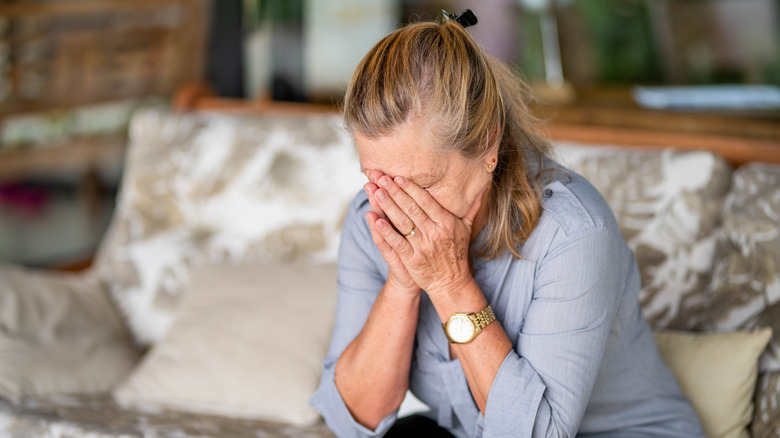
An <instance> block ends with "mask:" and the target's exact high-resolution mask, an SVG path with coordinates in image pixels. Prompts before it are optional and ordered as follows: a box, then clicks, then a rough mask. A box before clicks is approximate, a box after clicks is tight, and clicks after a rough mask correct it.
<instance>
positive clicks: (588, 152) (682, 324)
mask: <svg viewBox="0 0 780 438" xmlns="http://www.w3.org/2000/svg"><path fill="white" fill-rule="evenodd" d="M556 153H557V156H558V159H559V161H560V162H561V163H562V164H563V165H565V166H567V167H568V168H569V169H571V170H573V171H575V172H577V173H579V174H581V175H582V176H584V177H585V178H586V179H588V180H589V181H590V182H591V183H592V184H593V185H594V186H595V187H596V188H597V189H598V190H599V192H601V194H602V195H603V196H604V198H605V199H606V201H607V203H609V205H610V207H611V208H612V210H613V212H614V213H615V217H616V218H617V221H618V224H619V226H620V229H621V232H622V233H623V237H625V239H626V241H627V242H628V245H629V247H630V248H631V249H632V250H633V252H634V255H635V257H636V260H637V264H638V265H639V270H640V273H641V276H642V289H641V292H640V299H641V302H642V310H643V313H644V315H645V317H646V318H647V319H648V321H649V322H650V323H651V324H652V325H653V326H654V327H659V328H677V329H690V328H692V327H693V326H694V324H695V321H693V320H692V318H694V317H695V316H696V312H697V310H698V309H699V305H700V301H701V299H700V295H701V293H702V291H703V290H704V289H705V287H706V285H707V283H708V281H709V279H710V272H711V270H712V267H713V263H714V256H715V242H716V230H717V225H718V216H719V215H718V213H719V212H720V209H721V205H722V203H723V198H724V197H725V195H726V192H727V191H728V187H729V181H730V177H731V169H730V168H729V166H728V165H727V164H726V163H725V162H724V161H723V160H722V159H721V158H719V157H718V156H717V155H715V154H713V153H711V152H698V151H697V152H685V151H677V150H671V149H664V150H660V149H659V150H646V149H641V150H640V149H626V148H622V149H620V148H613V147H603V146H585V145H582V144H575V143H560V144H558V145H557V147H556Z"/></svg>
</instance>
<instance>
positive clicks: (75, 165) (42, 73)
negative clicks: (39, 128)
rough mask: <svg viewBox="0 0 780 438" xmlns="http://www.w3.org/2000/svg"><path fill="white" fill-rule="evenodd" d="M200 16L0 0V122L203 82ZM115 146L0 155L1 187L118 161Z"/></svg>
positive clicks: (128, 6) (95, 141)
mask: <svg viewBox="0 0 780 438" xmlns="http://www.w3.org/2000/svg"><path fill="white" fill-rule="evenodd" d="M204 8H205V4H204V1H203V0H134V1H126V0H71V1H67V2H62V1H7V2H0V48H2V49H3V50H0V64H2V65H3V66H5V68H3V69H0V123H2V122H3V119H4V118H5V119H7V118H8V117H12V116H18V115H23V114H31V113H36V114H37V113H42V112H49V113H50V112H52V111H55V112H57V111H60V112H63V113H64V112H65V111H67V110H69V109H71V108H75V107H80V106H85V105H90V104H96V103H103V102H111V101H117V100H123V99H128V98H141V97H146V96H170V95H172V94H173V93H174V91H175V90H176V89H177V88H178V87H180V86H181V85H182V84H184V83H186V82H189V81H192V80H197V79H200V78H201V77H202V70H203V67H202V66H203V56H204V55H203V54H204V50H203V48H204V45H205V44H204V39H205V12H204ZM122 139H123V136H121V135H120V136H118V137H117V136H108V137H96V138H86V139H84V138H65V139H63V140H62V141H58V142H57V144H56V148H55V147H47V148H46V149H38V148H37V147H36V146H38V145H32V144H31V145H23V146H22V147H15V148H14V150H6V151H3V150H2V149H0V181H2V180H10V179H14V178H19V177H22V176H24V175H29V174H36V173H44V174H45V173H47V172H51V171H59V170H61V169H63V168H66V169H74V170H76V171H82V170H84V169H88V168H90V167H92V166H94V165H99V164H100V163H101V162H102V161H103V160H116V159H117V158H118V157H121V154H122V151H123V147H124V142H123V141H122ZM0 146H2V145H0ZM47 146H52V145H47Z"/></svg>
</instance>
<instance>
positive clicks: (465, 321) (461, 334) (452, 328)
mask: <svg viewBox="0 0 780 438" xmlns="http://www.w3.org/2000/svg"><path fill="white" fill-rule="evenodd" d="M476 331H477V328H476V327H475V326H474V322H473V321H472V320H471V318H469V317H468V316H466V315H453V316H452V318H450V320H449V322H448V323H447V335H448V336H449V338H450V340H451V341H452V342H456V343H460V344H463V343H466V342H469V341H470V340H472V339H474V336H475V334H476Z"/></svg>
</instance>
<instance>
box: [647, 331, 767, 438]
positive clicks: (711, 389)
mask: <svg viewBox="0 0 780 438" xmlns="http://www.w3.org/2000/svg"><path fill="white" fill-rule="evenodd" d="M771 336H772V329H770V328H764V329H761V330H758V331H754V332H746V331H742V332H730V333H713V334H693V333H685V332H675V331H666V332H657V333H656V334H655V338H656V341H657V343H658V349H659V351H660V352H661V356H662V357H663V358H664V361H665V362H666V363H667V365H669V367H670V368H671V369H672V373H674V375H675V377H676V378H677V382H678V383H679V385H680V388H681V389H682V391H683V393H684V394H685V395H686V397H688V398H689V399H690V400H691V403H692V404H693V408H694V409H695V410H696V413H697V414H698V415H699V419H700V420H701V422H702V426H703V427H704V433H705V434H706V435H707V436H708V437H711V438H732V437H733V438H736V437H740V438H742V437H746V438H747V437H749V436H750V435H749V434H748V432H747V426H748V425H749V424H750V421H751V420H752V418H753V393H754V392H755V388H756V379H757V377H758V358H759V356H761V353H762V352H763V351H764V349H765V348H766V346H767V343H768V342H769V338H770V337H771Z"/></svg>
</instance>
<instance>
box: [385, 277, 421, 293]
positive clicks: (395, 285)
mask: <svg viewBox="0 0 780 438" xmlns="http://www.w3.org/2000/svg"><path fill="white" fill-rule="evenodd" d="M385 289H386V290H387V291H388V293H390V294H393V295H400V296H408V297H410V298H416V297H419V296H420V292H421V291H422V289H420V286H417V285H416V284H415V285H412V286H409V285H404V284H402V283H400V282H398V281H395V280H394V279H393V278H392V277H389V278H388V279H387V281H386V282H385Z"/></svg>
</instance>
